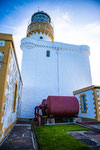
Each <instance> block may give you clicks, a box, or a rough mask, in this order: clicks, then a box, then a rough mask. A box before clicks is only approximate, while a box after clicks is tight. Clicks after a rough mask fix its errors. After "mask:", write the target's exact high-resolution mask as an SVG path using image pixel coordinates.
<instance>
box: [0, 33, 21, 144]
mask: <svg viewBox="0 0 100 150" xmlns="http://www.w3.org/2000/svg"><path fill="white" fill-rule="evenodd" d="M21 93H22V79H21V75H20V70H19V67H18V62H17V57H16V53H15V48H14V43H13V38H12V35H11V34H2V33H0V143H1V142H2V141H3V139H4V138H5V137H6V135H7V134H8V133H9V131H10V130H11V129H12V127H13V125H14V124H15V122H16V120H17V118H18V117H19V115H20V108H21Z"/></svg>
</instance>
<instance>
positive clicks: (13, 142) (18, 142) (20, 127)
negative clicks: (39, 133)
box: [0, 121, 34, 150]
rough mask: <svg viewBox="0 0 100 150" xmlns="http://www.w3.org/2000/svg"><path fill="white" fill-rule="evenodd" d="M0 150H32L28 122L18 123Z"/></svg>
mask: <svg viewBox="0 0 100 150" xmlns="http://www.w3.org/2000/svg"><path fill="white" fill-rule="evenodd" d="M0 150H34V148H33V138H32V132H31V124H30V122H29V121H20V122H18V123H17V124H16V125H15V127H14V128H13V130H12V132H11V134H10V135H9V136H8V138H7V139H6V140H5V142H4V143H3V144H2V146H1V147H0Z"/></svg>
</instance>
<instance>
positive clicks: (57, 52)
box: [56, 48, 59, 96]
mask: <svg viewBox="0 0 100 150" xmlns="http://www.w3.org/2000/svg"><path fill="white" fill-rule="evenodd" d="M56 54H57V84H58V85H57V86H58V96H59V48H57V51H56Z"/></svg>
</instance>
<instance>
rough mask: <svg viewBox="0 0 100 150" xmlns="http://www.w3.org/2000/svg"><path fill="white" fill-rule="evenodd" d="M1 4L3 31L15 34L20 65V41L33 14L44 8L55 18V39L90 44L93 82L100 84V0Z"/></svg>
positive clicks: (18, 0)
mask: <svg viewBox="0 0 100 150" xmlns="http://www.w3.org/2000/svg"><path fill="white" fill-rule="evenodd" d="M0 5H1V7H0V33H10V34H13V38H14V44H15V49H16V53H17V57H18V62H19V66H20V68H21V59H22V51H21V49H20V41H21V39H22V38H24V37H26V31H27V27H28V25H29V23H30V19H31V16H32V14H34V13H35V12H37V11H38V10H39V11H42V10H43V11H45V12H46V13H48V14H49V15H50V17H51V20H52V24H53V27H54V40H55V41H57V42H63V43H67V44H77V45H88V46H89V47H90V52H91V54H90V66H91V74H92V84H94V85H100V0H0Z"/></svg>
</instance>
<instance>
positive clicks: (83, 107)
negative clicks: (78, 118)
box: [82, 95, 86, 111]
mask: <svg viewBox="0 0 100 150" xmlns="http://www.w3.org/2000/svg"><path fill="white" fill-rule="evenodd" d="M82 110H83V111H86V105H85V96H84V95H83V96H82Z"/></svg>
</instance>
